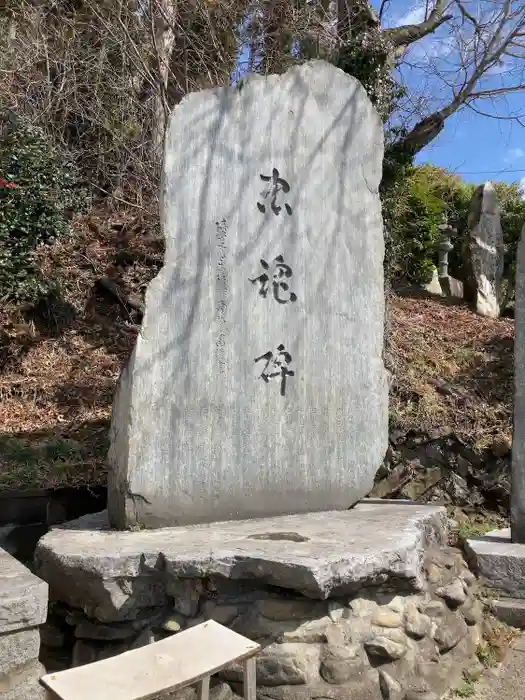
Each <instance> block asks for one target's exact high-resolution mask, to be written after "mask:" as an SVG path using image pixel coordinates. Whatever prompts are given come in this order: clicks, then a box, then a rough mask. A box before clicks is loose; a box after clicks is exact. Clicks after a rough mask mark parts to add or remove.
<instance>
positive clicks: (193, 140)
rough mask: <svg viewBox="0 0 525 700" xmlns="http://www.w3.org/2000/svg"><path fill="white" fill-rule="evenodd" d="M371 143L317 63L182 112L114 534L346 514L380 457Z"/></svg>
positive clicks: (378, 232)
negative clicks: (295, 515) (161, 257)
mask: <svg viewBox="0 0 525 700" xmlns="http://www.w3.org/2000/svg"><path fill="white" fill-rule="evenodd" d="M382 159H383V125H382V124H381V121H380V119H379V117H378V115H377V113H376V111H375V109H374V108H373V106H372V104H371V103H370V101H369V99H368V97H367V95H366V93H365V91H364V89H363V88H362V86H361V85H360V83H359V82H358V81H357V80H355V79H353V78H352V77H350V76H348V75H346V74H345V73H344V72H343V71H341V70H339V69H336V68H334V67H333V66H331V65H330V64H328V63H325V62H323V61H312V62H309V63H305V64H303V65H301V66H296V67H293V68H292V69H290V70H289V71H288V72H286V73H285V74H284V75H271V76H267V77H262V76H252V77H250V78H249V79H248V80H247V81H246V82H244V83H243V84H242V86H240V87H235V88H220V89H214V90H207V91H203V92H198V93H193V94H190V95H188V96H187V97H185V98H184V99H183V100H182V102H181V103H180V105H178V106H177V107H176V108H175V110H174V111H173V114H172V116H171V119H170V124H169V129H168V133H167V139H166V151H165V164H164V175H163V191H162V203H161V212H162V227H163V232H164V236H165V241H166V255H165V264H164V267H163V269H162V270H161V272H160V273H159V275H158V276H157V277H156V278H155V280H154V281H153V282H152V283H151V285H150V286H149V288H148V291H147V294H146V310H145V315H144V320H143V324H142V330H141V332H140V334H139V337H138V339H137V343H136V346H135V349H134V352H133V354H132V357H131V359H130V361H129V363H128V365H127V366H126V367H125V369H124V371H123V373H122V375H121V378H120V382H119V388H118V391H117V395H116V398H115V403H114V409H113V417H112V427H111V447H110V453H109V461H110V464H111V477H110V493H109V513H110V519H111V522H112V524H113V525H114V526H116V527H118V528H120V529H126V528H129V527H133V526H136V525H139V526H145V527H150V528H155V527H163V526H173V525H188V524H198V523H204V522H212V521H224V520H240V519H245V518H256V517H266V516H273V515H281V514H291V513H304V512H311V511H326V510H339V509H346V508H348V507H350V506H351V505H352V504H354V503H355V502H357V501H358V500H359V499H360V498H362V497H363V496H365V495H366V494H367V493H368V492H369V491H370V489H371V487H372V485H373V479H374V476H375V474H376V471H377V469H378V468H379V466H380V465H381V463H382V460H383V456H384V453H385V450H386V447H387V424H388V416H387V409H388V389H387V377H386V372H385V368H384V365H383V359H382V352H383V320H384V289H383V255H384V239H383V222H382V216H381V204H380V200H379V194H378V186H379V182H380V179H381V172H382Z"/></svg>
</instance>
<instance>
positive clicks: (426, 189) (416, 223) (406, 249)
mask: <svg viewBox="0 0 525 700" xmlns="http://www.w3.org/2000/svg"><path fill="white" fill-rule="evenodd" d="M473 191H474V187H473V186H472V185H468V184H465V183H463V182H462V181H461V180H460V178H458V177H457V176H455V175H452V174H451V173H448V172H447V171H446V170H443V169H442V168H437V167H435V166H432V165H422V166H410V167H408V168H406V171H405V176H404V178H403V179H402V180H400V181H399V182H397V183H396V184H395V185H394V186H393V187H391V188H390V189H389V190H387V191H386V192H384V194H383V209H384V215H385V223H386V226H387V228H388V230H389V238H388V246H389V248H390V250H389V251H387V260H388V263H389V266H390V269H389V270H388V271H387V274H389V276H391V277H403V278H405V279H408V280H409V281H412V282H417V283H426V282H428V281H429V280H430V279H431V277H432V273H433V271H434V269H435V267H436V264H437V261H438V254H437V243H438V242H439V239H440V237H441V231H440V229H439V225H440V224H442V223H443V217H444V215H446V217H447V219H448V221H449V223H451V224H452V225H453V226H455V227H456V228H457V230H458V232H457V234H455V235H453V236H452V243H453V244H454V254H455V253H457V252H459V250H460V248H461V236H462V235H463V232H464V230H465V227H466V221H467V214H468V207H469V203H470V199H471V197H472V193H473ZM392 260H393V262H392ZM451 262H452V266H454V261H453V255H452V256H451ZM459 263H460V257H458V259H457V264H459ZM456 266H457V265H456Z"/></svg>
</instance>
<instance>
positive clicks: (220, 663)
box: [40, 620, 261, 700]
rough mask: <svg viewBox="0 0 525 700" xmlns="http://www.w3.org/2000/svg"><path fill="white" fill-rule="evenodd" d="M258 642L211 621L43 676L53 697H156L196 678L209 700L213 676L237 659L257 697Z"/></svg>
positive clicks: (202, 697) (249, 694)
mask: <svg viewBox="0 0 525 700" xmlns="http://www.w3.org/2000/svg"><path fill="white" fill-rule="evenodd" d="M260 648H261V647H260V646H259V644H256V643H255V642H252V641H251V640H249V639H247V638H246V637H242V636H241V635H240V634H237V633H236V632H232V631H231V630H229V629H228V628H227V627H223V626H222V625H220V624H219V623H218V622H214V621H213V620H210V621H209V622H203V623H202V624H200V625H197V626H195V627H192V628H190V629H189V630H186V631H184V632H180V633H179V634H175V635H173V636H172V637H168V638H167V639H163V640H161V641H160V642H155V643H154V644H148V645H146V646H144V647H141V648H140V649H133V650H132V651H126V652H124V653H123V654H119V655H118V656H114V657H112V658H110V659H104V660H103V661H95V662H94V663H92V664H86V665H85V666H77V667H76V668H70V669H68V670H67V671H60V672H59V673H49V674H47V675H46V676H43V677H42V679H41V681H40V682H41V683H42V685H43V686H44V687H45V688H46V690H47V696H48V700H58V699H60V700H151V699H152V698H155V697H156V696H157V695H160V694H161V693H163V692H167V691H173V690H177V689H179V688H184V687H186V686H188V685H193V684H195V683H197V684H198V686H197V694H198V700H208V697H209V689H210V676H211V675H212V674H214V673H217V671H220V670H221V669H223V668H226V667H227V666H230V665H231V664H233V663H236V662H243V665H244V698H245V700H255V655H256V654H257V653H258V652H259V651H260Z"/></svg>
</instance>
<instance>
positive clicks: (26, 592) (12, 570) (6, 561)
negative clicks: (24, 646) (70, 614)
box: [0, 549, 48, 634]
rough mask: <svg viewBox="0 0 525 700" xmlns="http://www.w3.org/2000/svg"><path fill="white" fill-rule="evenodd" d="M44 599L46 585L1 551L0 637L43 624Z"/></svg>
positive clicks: (44, 612)
mask: <svg viewBox="0 0 525 700" xmlns="http://www.w3.org/2000/svg"><path fill="white" fill-rule="evenodd" d="M47 600H48V586H47V583H45V582H44V581H42V580H40V579H39V578H38V577H37V576H35V575H34V574H32V573H31V572H30V571H29V569H26V567H25V566H23V564H21V563H20V562H19V561H17V560H16V559H15V558H14V557H12V556H11V555H10V554H8V553H7V552H5V551H4V550H2V549H0V634H4V633H5V632H14V631H15V630H21V629H25V628H27V627H36V626H37V625H41V624H42V623H44V622H45V620H46V616H47Z"/></svg>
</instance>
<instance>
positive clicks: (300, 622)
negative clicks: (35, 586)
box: [43, 545, 483, 700]
mask: <svg viewBox="0 0 525 700" xmlns="http://www.w3.org/2000/svg"><path fill="white" fill-rule="evenodd" d="M422 565H423V566H422V569H423V572H424V580H425V585H424V589H423V590H417V589H416V588H414V589H413V590H409V589H408V588H407V586H406V582H404V583H403V586H402V590H401V593H400V590H399V589H398V587H396V585H395V581H393V580H392V579H389V580H388V581H387V582H385V583H384V584H382V585H376V586H370V587H367V588H364V589H362V590H360V591H359V592H358V593H357V594H356V595H352V596H340V597H336V598H328V599H327V600H314V599H311V598H307V597H305V596H301V595H298V594H297V593H296V592H293V591H291V590H286V589H283V588H279V587H277V586H270V585H261V582H260V581H253V580H252V581H249V580H246V579H244V580H237V581H234V580H228V579H225V578H222V577H219V576H211V577H207V578H202V577H201V578H186V579H181V578H177V577H175V576H172V575H170V574H169V573H168V572H167V571H165V572H164V579H163V581H164V583H163V586H164V588H165V591H166V593H167V597H166V599H165V601H164V604H162V605H151V606H149V607H148V606H142V607H140V608H137V607H135V608H131V609H130V608H128V609H127V610H126V611H124V614H123V615H121V616H120V621H111V622H108V621H107V620H106V619H104V618H106V616H105V615H104V614H101V615H100V616H99V617H97V614H96V610H93V609H92V608H90V615H89V616H88V615H86V614H85V612H84V611H83V610H80V609H78V608H74V607H72V606H71V605H66V604H64V603H63V602H61V603H58V602H56V603H55V604H54V605H53V606H52V608H51V614H50V618H49V620H48V624H47V625H46V628H45V630H44V634H43V639H44V640H45V641H46V642H47V643H46V646H47V647H48V652H49V647H51V646H52V647H54V648H55V651H54V654H56V653H57V651H58V652H59V653H61V654H62V656H63V657H64V658H65V656H64V655H66V656H67V653H69V654H70V659H69V661H65V663H64V665H65V666H67V665H69V664H73V665H80V664H85V663H89V662H92V661H95V660H98V659H103V658H108V657H110V656H113V655H115V654H119V653H121V652H122V651H125V650H128V649H133V648H137V647H140V646H143V645H145V644H148V643H151V642H153V641H156V640H158V639H161V638H164V637H165V636H166V635H170V634H176V633H178V632H180V631H181V630H184V629H187V628H189V627H191V626H193V625H196V624H199V623H201V622H203V621H205V620H209V619H213V620H216V621H217V622H219V623H221V624H224V625H227V626H228V627H230V628H231V629H233V630H235V631H237V632H239V633H240V634H243V635H245V636H247V637H249V638H250V639H253V640H256V641H258V642H260V643H261V644H262V645H263V647H264V648H263V651H262V653H261V654H260V656H259V657H258V660H257V687H258V695H257V697H258V699H259V700H265V699H268V700H269V699H272V700H310V699H313V698H330V699H333V700H338V699H339V698H340V699H341V700H343V699H344V700H353V699H354V698H355V700H357V699H359V700H363V699H365V698H369V699H370V700H381V699H384V700H415V699H416V698H419V699H420V700H432V699H433V698H436V699H437V698H438V697H439V696H441V694H442V693H443V692H445V691H446V690H447V689H448V688H450V687H451V686H454V685H455V684H457V683H458V682H459V680H460V678H461V674H462V672H463V671H464V670H465V669H466V668H470V667H472V666H473V665H475V664H476V656H475V652H476V646H477V644H478V643H479V641H480V636H481V635H480V623H481V621H482V617H483V610H482V606H481V603H480V601H479V599H478V598H477V591H476V580H475V577H474V575H473V574H472V573H471V572H470V571H469V569H468V567H467V565H466V564H465V562H464V560H463V558H462V555H461V553H460V552H459V551H458V550H455V549H452V548H447V547H440V546H437V545H434V546H432V547H431V548H430V549H429V550H428V551H427V553H426V556H425V559H424V561H423V562H422ZM136 584H137V581H136V580H135V581H133V580H129V581H127V583H126V582H124V581H122V582H121V585H122V586H123V587H124V588H125V586H126V585H127V586H128V587H129V588H132V587H133V586H136ZM155 586H158V581H157V580H156V579H154V578H153V577H151V579H150V587H149V588H148V585H147V579H146V580H143V581H142V582H141V590H142V594H141V598H142V603H147V601H148V600H150V601H152V602H153V601H154V600H158V591H157V593H155V592H153V591H154V588H155ZM124 588H123V595H126V591H125V590H124ZM135 590H136V589H135ZM127 594H129V591H127ZM100 617H102V618H103V619H100ZM124 618H127V619H124ZM241 683H242V668H241V667H233V668H230V669H228V670H226V671H224V672H223V673H222V674H220V679H217V683H216V685H215V686H214V688H213V691H212V697H213V698H214V700H219V699H220V700H228V698H230V699H231V698H232V696H233V695H234V694H236V693H237V694H239V695H242V687H241V685H240V684H241ZM191 693H192V691H187V692H185V693H184V694H183V695H184V696H185V697H186V696H187V695H188V694H191Z"/></svg>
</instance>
